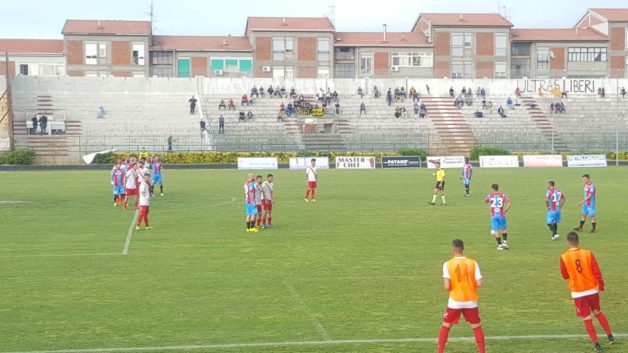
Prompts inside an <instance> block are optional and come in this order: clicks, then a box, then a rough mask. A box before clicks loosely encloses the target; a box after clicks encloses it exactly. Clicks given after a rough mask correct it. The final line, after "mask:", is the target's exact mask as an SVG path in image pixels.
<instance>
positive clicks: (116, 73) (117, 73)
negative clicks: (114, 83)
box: [111, 71, 133, 77]
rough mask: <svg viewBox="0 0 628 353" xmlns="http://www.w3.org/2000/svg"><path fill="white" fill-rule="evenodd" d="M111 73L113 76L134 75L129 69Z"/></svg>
mask: <svg viewBox="0 0 628 353" xmlns="http://www.w3.org/2000/svg"><path fill="white" fill-rule="evenodd" d="M111 75H112V76H113V77H132V76H133V75H132V74H131V72H129V71H112V72H111Z"/></svg>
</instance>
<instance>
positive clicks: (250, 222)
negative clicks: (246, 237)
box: [244, 173, 259, 233]
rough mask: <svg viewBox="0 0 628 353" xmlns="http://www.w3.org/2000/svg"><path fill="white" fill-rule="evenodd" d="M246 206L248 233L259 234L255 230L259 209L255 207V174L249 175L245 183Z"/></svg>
mask: <svg viewBox="0 0 628 353" xmlns="http://www.w3.org/2000/svg"><path fill="white" fill-rule="evenodd" d="M244 200H245V202H244V204H245V211H246V231H247V232H249V233H257V232H259V230H258V229H256V228H255V218H256V216H257V207H255V174H252V173H251V174H249V176H248V178H247V179H246V182H245V183H244Z"/></svg>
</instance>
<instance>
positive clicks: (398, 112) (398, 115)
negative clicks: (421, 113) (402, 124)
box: [395, 107, 401, 119]
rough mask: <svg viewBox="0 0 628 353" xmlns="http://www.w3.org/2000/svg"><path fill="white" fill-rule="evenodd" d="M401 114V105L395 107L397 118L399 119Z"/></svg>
mask: <svg viewBox="0 0 628 353" xmlns="http://www.w3.org/2000/svg"><path fill="white" fill-rule="evenodd" d="M400 116H401V109H399V107H396V108H395V118H397V119H399V117H400Z"/></svg>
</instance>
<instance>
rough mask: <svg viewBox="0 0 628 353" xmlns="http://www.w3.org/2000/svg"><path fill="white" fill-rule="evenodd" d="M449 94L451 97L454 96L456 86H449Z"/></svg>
mask: <svg viewBox="0 0 628 353" xmlns="http://www.w3.org/2000/svg"><path fill="white" fill-rule="evenodd" d="M449 96H450V97H451V98H454V88H453V87H449Z"/></svg>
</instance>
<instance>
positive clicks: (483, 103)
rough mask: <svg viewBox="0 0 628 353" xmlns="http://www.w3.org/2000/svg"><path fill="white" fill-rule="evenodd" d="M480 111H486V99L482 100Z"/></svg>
mask: <svg viewBox="0 0 628 353" xmlns="http://www.w3.org/2000/svg"><path fill="white" fill-rule="evenodd" d="M482 110H486V98H482Z"/></svg>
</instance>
